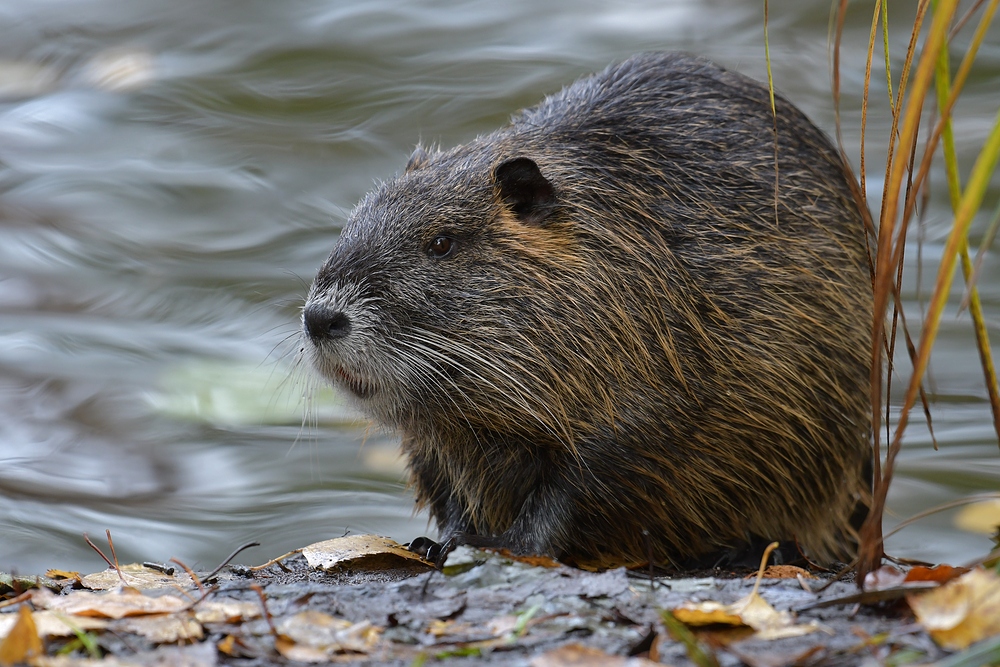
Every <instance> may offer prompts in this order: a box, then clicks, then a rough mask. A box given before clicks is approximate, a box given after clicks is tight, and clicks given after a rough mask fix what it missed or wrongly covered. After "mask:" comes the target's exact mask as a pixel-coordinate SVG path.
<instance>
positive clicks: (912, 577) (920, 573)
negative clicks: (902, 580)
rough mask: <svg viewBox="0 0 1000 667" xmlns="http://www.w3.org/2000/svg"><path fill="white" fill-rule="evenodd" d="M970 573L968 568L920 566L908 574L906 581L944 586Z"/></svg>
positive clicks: (911, 569)
mask: <svg viewBox="0 0 1000 667" xmlns="http://www.w3.org/2000/svg"><path fill="white" fill-rule="evenodd" d="M968 571H969V568H967V567H952V566H951V565H937V566H935V567H923V566H921V565H918V566H916V567H913V568H910V571H909V572H907V573H906V581H936V582H938V583H942V584H943V583H946V582H948V581H951V580H952V579H955V578H956V577H960V576H962V575H963V574H965V573H966V572H968Z"/></svg>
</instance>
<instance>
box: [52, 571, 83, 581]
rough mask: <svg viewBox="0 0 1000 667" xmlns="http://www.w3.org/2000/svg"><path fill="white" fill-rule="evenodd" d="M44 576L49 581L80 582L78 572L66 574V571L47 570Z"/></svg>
mask: <svg viewBox="0 0 1000 667" xmlns="http://www.w3.org/2000/svg"><path fill="white" fill-rule="evenodd" d="M45 576H46V577H48V578H49V579H56V580H59V579H75V580H76V581H80V573H79V572H67V571H66V570H48V571H46V572H45Z"/></svg>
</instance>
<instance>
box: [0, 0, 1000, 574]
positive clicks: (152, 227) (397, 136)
mask: <svg viewBox="0 0 1000 667" xmlns="http://www.w3.org/2000/svg"><path fill="white" fill-rule="evenodd" d="M859 4H864V3H859ZM911 4H915V3H911ZM779 5H780V6H779ZM896 7H897V5H896V4H894V5H893V11H894V12H898V16H896V15H893V16H891V17H890V18H891V19H894V20H897V21H898V23H896V26H897V27H896V32H897V33H898V34H894V35H892V38H893V40H892V41H893V43H894V45H895V48H897V51H898V53H899V54H902V52H903V48H904V47H905V42H906V39H907V37H908V34H907V33H906V30H905V25H906V23H907V21H908V19H909V16H907V15H905V14H906V12H907V11H912V9H911V10H907V9H905V8H904V7H903V6H902V4H900V6H899V7H900V8H899V9H896ZM760 10H761V3H760V2H759V1H758V0H753V1H752V2H751V1H747V2H732V1H728V0H727V1H723V0H714V1H712V0H709V1H701V2H695V1H693V0H691V1H684V0H659V1H657V2H652V1H643V0H628V1H626V2H617V3H605V2H593V1H586V2H577V3H559V2H554V1H552V0H531V1H530V2H527V1H513V2H506V3H494V2H466V3H447V2H431V1H423V2H387V1H384V0H383V1H378V0H376V1H373V0H365V1H364V2H360V1H355V2H348V1H343V0H339V1H331V0H325V1H324V0H292V1H289V2H280V3H279V2H227V1H223V2H216V3H203V2H195V1H193V0H177V1H174V2H154V1H152V0H133V1H131V2H127V3H122V2H112V1H110V0H105V1H100V0H73V1H72V2H70V1H69V0H46V1H44V2H41V1H39V2H23V1H21V0H2V1H0V36H2V38H0V570H9V569H11V568H15V569H19V570H20V571H29V572H38V571H42V570H44V569H46V568H49V567H60V568H66V569H72V568H81V569H84V570H87V571H92V570H96V569H100V568H101V567H103V563H102V562H101V561H99V560H98V558H97V556H96V554H93V553H92V552H91V551H90V550H89V548H88V547H86V545H85V544H84V542H83V539H82V534H83V533H84V532H88V533H90V534H91V535H93V536H101V537H103V532H104V529H105V528H110V529H111V531H112V533H113V535H114V536H115V538H116V539H115V545H116V547H117V550H118V554H119V557H120V558H121V559H123V560H133V559H146V560H149V559H153V560H166V559H169V558H170V557H172V556H176V557H179V558H181V559H183V560H184V561H185V562H186V563H188V564H191V565H193V566H205V567H211V566H214V564H215V563H216V562H217V561H218V560H220V559H221V558H222V557H223V556H224V555H225V554H227V553H228V552H229V551H230V550H231V549H232V548H233V546H234V545H236V544H238V543H241V542H243V541H247V540H251V539H255V540H259V541H260V542H262V543H263V547H262V548H261V549H259V550H257V551H256V552H255V553H253V554H247V555H246V556H245V560H248V561H252V560H255V559H256V560H261V561H262V560H265V559H266V558H268V557H271V556H275V555H278V554H280V553H283V552H284V551H287V550H290V549H293V548H297V547H300V546H303V545H305V544H308V543H309V542H311V541H314V540H316V539H319V538H323V537H328V536H336V535H340V534H342V533H343V532H344V531H345V530H351V531H355V532H364V531H373V532H379V533H383V534H388V535H391V536H394V537H396V538H397V539H399V540H401V541H405V540H408V539H410V538H412V537H414V536H416V535H419V534H423V533H424V532H426V531H427V530H428V524H427V518H426V516H423V515H413V513H412V498H411V497H410V495H409V493H408V492H407V490H406V489H405V485H404V483H403V481H402V480H403V473H402V465H401V463H400V462H399V461H398V460H397V459H396V457H395V445H396V443H395V442H394V440H393V437H392V436H391V435H384V434H381V433H379V432H378V431H377V430H375V429H370V428H369V427H368V426H367V424H366V423H365V422H364V421H359V420H357V419H355V418H353V417H351V415H350V414H349V413H348V412H346V411H345V409H344V408H343V407H341V406H340V405H339V404H338V402H337V400H336V399H335V398H334V397H333V395H332V394H330V393H327V392H323V391H321V392H319V393H317V394H316V395H315V398H314V400H313V403H312V407H311V409H310V410H309V413H308V414H309V419H307V420H306V421H305V425H303V414H304V409H305V408H304V406H303V405H302V401H301V400H300V398H299V397H300V396H301V395H302V393H303V385H302V383H301V382H296V381H295V378H292V380H289V368H290V361H291V356H292V354H293V352H294V335H295V333H296V331H297V327H298V317H299V308H300V306H301V304H302V300H303V296H304V293H305V290H306V287H307V285H308V283H309V281H310V280H311V279H312V275H313V273H314V271H315V270H316V268H317V267H318V266H319V264H320V263H321V262H322V260H323V259H324V258H325V256H326V255H327V254H328V253H329V251H330V248H331V247H332V245H333V243H334V242H335V240H336V238H337V233H338V230H339V227H340V225H341V224H342V223H343V222H344V220H345V217H346V215H347V212H348V211H349V210H350V209H351V207H352V206H353V204H354V202H355V201H356V200H357V199H358V198H359V197H360V196H361V195H362V194H363V193H364V192H365V191H366V190H367V189H368V188H370V187H371V185H372V183H373V182H374V181H376V180H378V179H381V178H386V177H389V176H391V175H392V174H393V173H395V172H397V171H398V170H399V169H400V168H401V167H402V165H403V164H404V163H405V161H406V158H407V156H408V155H409V153H410V151H411V150H412V147H413V145H414V144H415V143H416V142H417V141H418V140H423V141H424V142H425V143H429V142H440V143H441V144H442V145H444V146H450V145H452V144H454V143H457V142H461V141H464V140H468V139H469V138H471V137H473V136H475V135H476V134H477V133H480V132H485V131H488V130H491V129H493V128H495V127H497V126H499V125H500V124H502V123H503V122H505V120H506V119H507V118H508V116H509V114H510V113H511V112H513V111H515V110H517V109H518V108H521V107H524V106H527V105H530V104H533V103H535V102H537V101H538V100H539V99H540V98H541V97H542V96H543V95H545V94H546V93H549V92H553V91H555V90H557V89H558V88H560V87H561V86H562V85H565V84H567V83H569V82H571V81H572V80H574V79H575V78H576V77H577V76H579V75H581V74H583V73H586V72H590V71H593V70H596V69H599V68H601V67H603V66H604V65H606V64H607V63H608V62H611V61H613V60H617V59H621V58H624V57H626V56H628V55H629V54H631V53H634V52H637V51H641V50H647V49H674V50H686V51H691V52H695V53H699V54H703V55H707V56H710V57H712V58H713V59H715V60H717V61H719V62H721V63H723V64H725V65H727V66H730V67H732V68H735V69H738V70H740V71H742V72H744V73H747V74H750V75H752V76H755V77H758V78H762V77H764V76H766V75H765V69H764V56H763V52H764V49H763V36H762V27H761V16H760ZM868 12H869V9H867V8H864V7H858V8H857V9H856V11H855V12H854V13H853V14H852V15H851V17H850V21H849V22H848V28H847V37H846V41H847V43H848V45H849V46H848V49H847V51H846V52H845V57H846V62H845V65H844V67H845V74H844V86H845V99H844V114H843V119H844V128H845V132H844V134H845V139H846V141H847V142H848V145H849V147H850V150H851V152H852V155H854V156H855V158H856V154H857V148H856V147H857V144H858V126H859V121H860V113H859V112H858V109H859V107H860V104H859V100H860V92H861V91H860V84H861V80H862V73H863V66H864V63H863V56H862V55H861V54H860V49H861V48H862V47H863V44H864V43H865V41H866V39H867V32H868V26H867V23H868V20H869V19H868V16H867V14H868ZM827 24H828V5H827V3H826V2H798V3H772V15H771V32H770V38H771V54H772V58H773V60H774V76H775V81H776V85H777V87H778V88H779V89H780V90H781V91H783V92H784V93H785V94H786V95H787V96H789V97H790V98H791V99H792V100H793V101H794V102H795V103H797V104H798V105H799V106H801V107H802V108H803V109H804V110H805V111H806V112H807V114H809V115H810V117H812V118H813V119H814V120H815V121H816V122H817V123H818V124H819V125H820V126H822V127H824V128H825V129H827V130H828V131H832V129H833V122H834V114H833V108H832V104H831V100H830V93H829V91H830V78H829V74H828V71H829V70H828V64H827V47H826V44H827ZM968 34H970V31H969V30H966V31H965V32H963V33H962V34H960V35H959V36H958V37H957V38H956V42H955V43H956V49H957V50H956V53H958V50H960V49H961V48H963V47H964V45H965V44H966V43H967V40H968V36H967V35H968ZM898 66H899V64H898V61H897V63H896V67H897V69H898ZM879 76H882V77H884V74H882V73H878V74H877V75H876V79H878V77H879ZM877 91H878V94H877V95H874V94H873V99H875V100H876V103H877V104H881V105H882V108H883V109H884V106H885V104H884V102H882V100H884V99H885V93H884V89H883V88H878V89H877ZM997 91H1000V33H998V31H997V30H996V29H994V30H993V31H992V33H991V34H990V37H989V38H988V39H987V44H986V45H985V46H984V48H983V51H982V54H981V56H980V64H979V66H978V68H977V70H976V72H975V74H974V76H973V78H972V79H971V81H970V84H969V87H968V93H967V95H966V97H965V98H963V101H962V103H961V104H960V106H959V110H958V113H959V115H960V119H961V120H960V122H959V124H958V134H959V137H960V141H959V151H960V152H961V154H962V155H963V156H965V158H964V160H963V163H964V165H965V168H966V170H967V169H968V166H969V165H970V164H971V159H972V157H973V156H974V151H976V150H977V149H978V146H979V145H981V143H982V141H983V139H984V137H985V135H986V133H987V132H988V130H989V127H990V124H991V122H992V118H993V116H994V114H995V113H996V110H997V106H998V104H1000V93H998V92H997ZM870 131H871V132H872V133H873V136H875V137H877V138H876V139H875V140H873V141H872V142H871V143H870V150H871V151H872V153H871V154H872V155H876V154H877V153H878V152H879V150H878V149H879V146H880V145H881V144H880V142H883V143H884V140H885V138H886V137H887V136H888V123H887V121H886V117H885V114H884V113H882V114H881V115H877V116H876V117H875V118H873V119H872V120H871V121H870ZM876 163H877V160H876ZM880 169H881V167H880V166H878V167H876V168H875V172H878V171H879V170H880ZM876 175H877V174H876ZM935 182H936V186H935V188H934V196H935V198H936V200H937V201H936V202H932V205H931V208H930V210H929V211H928V212H927V214H926V215H925V228H924V229H925V243H924V245H923V249H922V253H923V260H924V267H923V270H924V272H925V274H927V275H930V273H931V272H932V271H933V270H934V268H935V266H934V258H935V256H936V254H937V253H938V252H939V249H940V247H941V244H942V238H943V235H944V233H945V230H946V228H947V225H948V223H949V219H948V214H947V208H946V202H947V197H946V193H945V191H944V190H943V189H942V187H941V184H942V183H943V178H942V175H941V174H940V173H936V174H935ZM878 186H879V179H878V178H877V177H876V178H873V179H871V180H870V181H869V187H870V189H872V190H875V191H877V189H878ZM998 191H1000V185H998V184H997V180H996V179H994V182H993V187H992V189H991V190H990V193H989V196H988V198H987V204H986V207H987V208H992V207H993V205H995V202H996V201H997V198H998ZM987 218H988V215H986V214H984V215H983V216H981V218H980V219H979V220H978V221H977V225H976V227H975V230H977V231H976V232H975V233H976V234H981V233H982V231H983V229H984V228H985V225H986V221H987ZM977 242H978V238H977ZM916 248H917V246H916V244H914V246H913V250H912V252H910V257H911V259H912V261H911V262H910V267H909V269H910V270H911V275H915V272H916V266H917V264H916V255H917V252H916ZM998 271H1000V267H998V264H997V261H996V258H995V256H993V255H990V256H988V257H987V258H986V261H985V265H984V271H983V278H982V288H983V293H984V294H983V296H984V300H985V303H986V309H987V312H988V317H989V318H990V321H991V324H993V326H994V328H993V331H992V333H993V336H994V338H996V339H1000V331H996V328H997V327H996V324H995V323H996V322H997V317H998V312H1000V307H998V306H1000V304H998V301H1000V275H998ZM929 280H930V279H929V278H925V281H924V282H925V284H929ZM908 289H909V291H908V294H907V298H908V300H909V303H910V305H911V307H914V308H915V307H916V303H915V302H914V299H915V295H916V293H915V287H914V284H913V281H912V280H911V284H910V286H909V288H908ZM959 298H960V293H958V292H956V297H955V299H954V301H955V305H956V306H957V302H958V299H959ZM956 310H957V308H956V307H953V308H952V312H953V313H954V312H955V311H956ZM914 312H916V311H914ZM968 331H969V327H968V322H967V319H966V317H965V316H964V315H963V316H959V317H957V318H956V317H955V316H954V314H952V315H949V316H948V318H947V319H946V323H945V326H944V330H943V339H942V340H941V343H940V347H939V349H938V351H937V355H936V357H935V360H934V368H933V371H934V384H933V389H934V390H935V392H936V395H937V402H936V404H935V405H934V406H933V407H934V416H935V426H936V435H937V437H938V440H939V441H940V442H941V443H943V448H942V451H940V452H934V451H933V450H932V449H931V443H930V438H929V436H928V435H927V432H926V429H925V428H922V427H921V426H920V425H919V424H917V425H916V427H915V428H914V429H913V430H912V431H911V432H910V434H909V437H908V440H907V444H908V449H907V452H906V456H905V460H904V462H903V465H902V469H901V471H900V475H901V477H900V479H898V480H897V483H896V485H895V487H894V492H893V496H892V508H891V509H892V511H893V512H894V514H895V516H896V517H905V516H908V515H910V514H913V513H914V512H916V511H919V510H921V509H923V508H926V507H929V506H931V505H934V504H936V503H939V502H942V501H945V500H949V499H952V498H955V497H959V496H962V495H967V494H970V493H973V492H977V491H982V490H992V489H995V488H997V486H998V482H1000V454H998V449H997V446H996V442H995V436H994V434H993V432H992V427H991V422H990V416H989V410H988V407H987V405H986V403H985V401H984V397H985V392H984V390H983V389H982V383H981V381H980V379H979V376H978V369H977V363H978V362H977V358H976V355H975V353H974V350H973V349H972V348H971V345H972V342H971V341H972V339H971V336H970V335H969V333H968ZM898 382H899V380H897V383H898ZM918 421H919V420H918ZM953 516H954V514H953V513H945V514H942V515H939V516H937V517H936V518H934V519H930V520H926V521H924V522H922V523H921V524H919V526H918V527H917V528H915V529H910V530H908V531H907V532H904V533H902V534H901V535H900V536H899V537H898V538H894V540H893V541H892V543H891V546H892V550H893V551H894V553H897V554H899V555H907V556H915V557H925V558H931V559H950V560H965V559H969V558H972V557H974V556H976V555H977V554H981V553H984V552H985V551H987V550H988V548H989V540H988V539H987V537H986V536H985V535H979V534H975V533H971V532H964V531H961V530H959V529H957V528H955V527H954V525H953ZM894 520H895V519H894Z"/></svg>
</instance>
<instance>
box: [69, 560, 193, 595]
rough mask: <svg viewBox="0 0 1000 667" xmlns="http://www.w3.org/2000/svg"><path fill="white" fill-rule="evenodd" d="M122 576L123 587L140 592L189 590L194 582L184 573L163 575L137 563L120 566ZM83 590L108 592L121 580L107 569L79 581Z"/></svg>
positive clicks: (114, 572) (110, 569) (118, 585)
mask: <svg viewBox="0 0 1000 667" xmlns="http://www.w3.org/2000/svg"><path fill="white" fill-rule="evenodd" d="M120 569H121V571H122V576H123V577H124V578H125V585H126V586H131V587H132V588H138V589H140V590H153V589H157V588H166V587H171V588H172V587H175V586H180V587H182V588H191V587H192V586H194V582H193V581H192V580H191V577H190V576H189V575H188V574H187V573H186V572H177V573H176V574H165V573H163V572H160V571H159V570H154V569H152V568H149V567H146V566H145V565H141V564H139V563H129V564H128V565H122V566H121V568H120ZM80 583H82V584H83V587H84V588H90V589H92V590H98V591H110V590H114V589H116V588H119V587H120V586H121V585H122V580H121V578H120V577H119V576H118V572H116V571H115V569H114V568H113V567H109V568H108V569H106V570H103V571H102V572H95V573H94V574H88V575H87V576H85V577H83V578H82V579H80Z"/></svg>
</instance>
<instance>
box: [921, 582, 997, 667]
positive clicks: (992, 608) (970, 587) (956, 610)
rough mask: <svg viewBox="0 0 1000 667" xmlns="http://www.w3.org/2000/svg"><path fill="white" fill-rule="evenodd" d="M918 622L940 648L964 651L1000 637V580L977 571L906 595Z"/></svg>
mask: <svg viewBox="0 0 1000 667" xmlns="http://www.w3.org/2000/svg"><path fill="white" fill-rule="evenodd" d="M906 601H907V602H908V603H909V605H910V608H911V609H912V610H913V613H914V614H916V616H917V620H918V621H919V622H920V624H921V625H923V626H924V627H925V628H926V629H927V630H928V631H929V632H930V635H931V637H932V638H933V639H934V641H936V642H937V643H938V644H939V645H940V646H942V647H944V648H947V649H951V650H962V649H965V648H968V646H969V645H970V644H973V643H975V642H978V641H980V640H982V639H986V638H987V637H992V636H993V635H997V634H1000V577H998V576H997V574H996V573H995V572H993V571H992V570H986V569H983V568H977V569H974V570H971V571H969V572H966V573H965V574H963V575H962V576H960V577H958V578H957V579H953V580H952V581H949V582H948V583H946V584H944V585H943V586H941V587H939V588H935V589H933V590H930V591H927V592H924V593H920V594H911V595H908V596H906Z"/></svg>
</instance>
